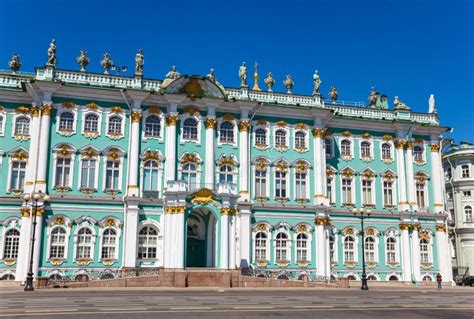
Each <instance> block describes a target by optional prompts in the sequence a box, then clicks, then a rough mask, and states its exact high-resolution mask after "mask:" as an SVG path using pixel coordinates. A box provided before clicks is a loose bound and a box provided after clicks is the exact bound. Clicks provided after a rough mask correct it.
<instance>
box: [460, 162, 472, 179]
mask: <svg viewBox="0 0 474 319" xmlns="http://www.w3.org/2000/svg"><path fill="white" fill-rule="evenodd" d="M461 177H462V178H469V177H471V172H470V169H469V165H462V166H461Z"/></svg>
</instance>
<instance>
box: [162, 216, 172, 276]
mask: <svg viewBox="0 0 474 319" xmlns="http://www.w3.org/2000/svg"><path fill="white" fill-rule="evenodd" d="M171 216H172V215H171V214H169V213H168V207H165V213H164V215H163V224H164V230H163V232H164V234H163V250H164V256H163V267H164V268H171V265H172V258H173V254H172V252H171V236H172V233H173V230H172V228H171Z"/></svg>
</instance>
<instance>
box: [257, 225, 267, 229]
mask: <svg viewBox="0 0 474 319" xmlns="http://www.w3.org/2000/svg"><path fill="white" fill-rule="evenodd" d="M258 230H261V231H266V230H267V226H265V224H259V225H258Z"/></svg>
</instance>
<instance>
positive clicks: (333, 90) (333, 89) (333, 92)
mask: <svg viewBox="0 0 474 319" xmlns="http://www.w3.org/2000/svg"><path fill="white" fill-rule="evenodd" d="M338 96H339V92H337V88H336V86H335V85H333V86H332V87H331V91H329V98H330V99H331V100H332V103H333V104H336V100H337V97H338Z"/></svg>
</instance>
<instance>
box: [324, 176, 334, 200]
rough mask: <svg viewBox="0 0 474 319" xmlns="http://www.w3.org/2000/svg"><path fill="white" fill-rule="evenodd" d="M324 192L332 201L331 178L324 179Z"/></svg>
mask: <svg viewBox="0 0 474 319" xmlns="http://www.w3.org/2000/svg"><path fill="white" fill-rule="evenodd" d="M326 194H327V196H328V198H329V202H330V203H334V199H333V198H332V178H328V179H327V181H326Z"/></svg>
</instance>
